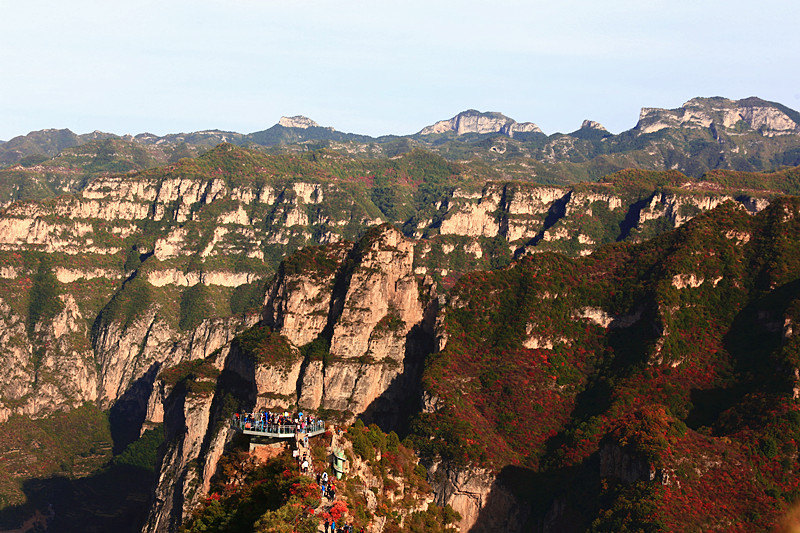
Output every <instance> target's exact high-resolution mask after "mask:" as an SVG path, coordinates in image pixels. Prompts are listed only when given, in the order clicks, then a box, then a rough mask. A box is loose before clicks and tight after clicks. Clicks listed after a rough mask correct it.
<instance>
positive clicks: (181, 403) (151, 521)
mask: <svg viewBox="0 0 800 533" xmlns="http://www.w3.org/2000/svg"><path fill="white" fill-rule="evenodd" d="M211 403H212V398H211V397H209V396H203V395H200V396H191V395H186V394H185V393H183V392H182V391H174V392H173V394H172V395H170V397H169V399H168V401H167V406H166V417H165V418H166V421H167V442H168V444H167V449H166V452H165V454H164V456H163V458H162V460H161V465H160V467H159V474H158V484H157V486H156V491H155V497H154V501H153V504H152V505H151V507H150V512H149V515H148V518H147V522H146V523H145V526H144V528H143V529H142V531H143V532H147V533H166V532H169V531H175V530H176V529H177V527H178V526H179V525H180V524H181V522H182V520H183V517H184V515H185V514H188V512H189V511H190V510H191V509H192V508H193V507H194V506H195V505H196V504H197V502H198V500H199V498H200V496H201V495H202V494H203V491H202V490H201V489H202V487H203V486H204V485H205V484H204V480H203V477H204V476H203V474H205V472H206V468H203V469H202V470H201V471H200V472H198V469H197V468H193V467H190V463H192V462H196V461H197V459H198V457H199V456H200V452H201V447H202V445H203V442H204V440H205V437H206V432H207V431H208V426H209V416H210V412H211ZM223 431H226V432H227V428H225V429H224V430H223ZM217 458H218V456H217ZM210 470H211V469H209V471H210ZM201 472H202V473H201ZM212 475H213V472H212ZM209 479H210V477H209Z"/></svg>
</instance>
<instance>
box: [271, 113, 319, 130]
mask: <svg viewBox="0 0 800 533" xmlns="http://www.w3.org/2000/svg"><path fill="white" fill-rule="evenodd" d="M278 125H279V126H283V127H284V128H301V129H308V128H319V124H317V123H316V122H314V121H313V120H311V119H310V118H308V117H304V116H303V115H295V116H293V117H281V119H280V120H279V121H278Z"/></svg>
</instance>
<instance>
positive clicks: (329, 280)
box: [134, 225, 435, 533]
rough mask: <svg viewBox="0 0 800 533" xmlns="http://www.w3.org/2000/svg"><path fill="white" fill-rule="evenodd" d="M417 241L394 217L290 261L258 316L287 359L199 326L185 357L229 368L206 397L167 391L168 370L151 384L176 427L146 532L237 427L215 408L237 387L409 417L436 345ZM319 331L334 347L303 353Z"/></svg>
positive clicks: (169, 519) (200, 486)
mask: <svg viewBox="0 0 800 533" xmlns="http://www.w3.org/2000/svg"><path fill="white" fill-rule="evenodd" d="M414 244H415V242H414V241H411V240H409V239H406V238H405V237H403V236H402V235H401V234H400V232H398V231H397V230H396V229H394V228H392V227H391V226H388V225H386V226H380V227H378V228H375V229H373V230H371V231H370V232H368V233H367V235H366V236H365V237H364V238H363V239H362V240H361V241H360V242H358V243H356V244H355V245H353V244H346V243H336V244H332V245H329V246H327V247H325V248H320V249H316V250H312V251H311V252H309V253H308V254H310V255H307V254H305V253H299V254H297V256H295V257H291V258H289V259H287V260H286V261H284V263H283V264H282V266H281V268H280V271H279V273H278V275H276V277H275V279H274V281H273V282H272V284H271V285H270V287H269V288H268V289H267V295H266V302H265V307H264V312H263V314H262V317H263V321H264V322H265V323H266V324H268V325H269V326H270V327H271V328H272V332H273V333H272V334H281V335H283V336H284V337H285V339H286V340H287V341H289V343H290V347H291V352H292V354H293V356H292V357H289V358H288V359H286V360H281V361H279V362H274V363H263V362H258V361H256V360H254V359H253V358H252V357H251V356H250V355H248V354H247V353H245V352H244V351H243V350H242V349H241V348H240V346H239V345H238V343H236V342H233V343H231V339H232V337H233V331H234V330H230V331H231V335H227V336H225V335H212V334H211V333H210V330H209V332H208V333H207V334H206V335H204V336H201V337H202V338H203V339H206V341H205V342H201V343H199V344H197V346H196V348H193V349H191V350H188V351H187V352H181V354H182V356H183V357H184V359H182V360H186V359H196V358H200V357H206V358H207V359H208V358H209V357H210V359H209V360H213V361H214V365H215V366H216V367H217V368H219V369H220V370H221V371H222V374H221V375H220V378H219V380H218V381H217V385H216V387H217V389H216V390H215V392H214V393H212V394H211V395H209V396H203V395H196V394H195V395H192V394H189V393H187V392H186V391H181V390H180V388H179V387H176V388H175V389H174V390H169V387H167V386H166V385H165V384H164V383H162V382H161V381H160V380H157V381H156V383H155V385H154V386H153V388H152V391H153V392H152V395H151V398H150V400H149V402H148V406H147V411H148V417H150V418H152V420H151V421H150V422H151V423H156V422H158V421H159V419H160V418H163V420H164V423H165V424H166V427H167V428H168V435H169V434H170V433H169V431H172V433H171V437H169V444H168V446H167V449H166V451H165V455H164V457H163V460H162V463H161V467H160V473H159V482H158V489H157V491H156V499H155V502H154V505H153V507H152V509H151V512H150V517H149V518H148V522H147V525H146V527H145V529H144V531H146V532H153V533H155V532H166V531H173V530H175V528H176V527H177V526H178V525H179V524H180V523H181V521H182V520H183V518H184V517H185V516H186V515H187V513H188V512H189V511H190V509H191V508H192V506H194V505H195V504H196V503H197V501H199V498H201V497H202V496H203V495H204V494H205V493H206V491H207V490H208V483H209V480H210V479H211V476H213V475H214V472H215V469H216V462H217V460H218V459H219V456H220V454H221V453H222V450H223V449H224V447H225V444H226V443H227V441H228V439H229V438H230V437H231V434H230V433H229V432H228V430H227V425H226V424H224V423H222V424H220V423H219V420H220V418H219V417H220V416H221V415H220V412H219V411H218V410H217V408H216V407H215V405H217V404H218V403H221V402H222V398H223V397H224V396H225V395H226V394H229V393H233V394H235V396H236V397H238V398H240V400H241V401H242V402H243V404H244V405H245V408H246V409H261V408H265V409H276V408H288V407H290V406H292V405H294V404H295V403H297V404H298V405H299V406H300V407H301V408H303V409H312V410H313V409H320V408H325V409H331V410H335V411H339V412H340V413H341V414H342V415H343V416H344V417H345V418H346V417H347V416H350V417H351V418H352V417H354V416H356V415H362V416H366V417H369V416H370V415H371V414H372V415H373V416H375V419H376V420H379V421H383V422H387V421H388V422H389V423H391V422H392V420H399V419H400V418H401V417H400V414H401V410H402V408H403V405H404V404H405V402H406V401H407V400H408V398H413V397H414V394H415V392H416V387H417V386H418V380H419V372H420V371H421V363H422V359H423V356H424V355H425V353H426V352H425V350H428V349H430V348H432V318H431V317H426V315H425V306H423V303H422V300H421V296H420V293H421V291H420V286H419V285H418V282H417V278H416V275H415V274H414V271H413V257H414ZM433 300H434V301H435V299H433ZM305 325H307V326H308V327H307V328H306V327H304V326H305ZM209 327H210V326H209ZM134 329H135V328H134ZM144 329H146V328H145V327H140V328H139V334H138V335H142V331H143V330H144ZM426 330H427V333H426V332H425V331H426ZM225 331H227V330H225ZM198 335H199V333H198V332H196V333H195V337H196V336H198ZM429 338H430V342H428V343H427V344H426V340H425V339H429ZM212 339H216V340H212ZM320 339H322V340H327V341H328V342H329V343H330V344H329V345H330V351H329V354H327V355H326V356H325V357H322V358H318V357H313V358H312V357H311V356H308V358H306V359H304V358H303V357H301V352H300V351H299V349H298V348H299V346H304V345H307V344H309V343H311V342H312V341H314V342H319V340H320ZM140 342H143V341H141V337H140ZM220 343H221V345H220ZM192 346H194V345H192ZM212 348H214V349H213V350H212ZM187 349H188V348H187ZM214 354H216V355H214ZM162 358H163V355H162ZM175 360H176V361H177V360H178V359H175ZM145 364H146V363H145ZM230 384H234V385H235V387H238V389H236V390H234V389H231V387H233V385H230ZM159 404H161V406H159ZM378 414H379V415H380V416H377V415H378ZM223 422H224V420H223ZM170 428H172V430H170ZM181 428H184V429H183V430H181Z"/></svg>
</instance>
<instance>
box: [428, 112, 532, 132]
mask: <svg viewBox="0 0 800 533" xmlns="http://www.w3.org/2000/svg"><path fill="white" fill-rule="evenodd" d="M445 132H455V133H456V135H464V134H465V133H502V134H503V135H508V136H509V137H513V136H514V133H531V132H533V133H542V130H541V129H539V126H537V125H536V124H534V123H532V122H523V123H521V124H520V123H518V122H516V121H514V120H513V119H510V118H508V117H507V116H505V115H502V114H500V113H481V112H480V111H476V110H474V109H470V110H468V111H462V112H461V113H459V114H458V115H456V116H454V117H453V118H451V119H449V120H440V121H439V122H436V123H435V124H433V125H431V126H426V127H424V128H422V131H420V132H419V134H420V135H430V134H433V133H445Z"/></svg>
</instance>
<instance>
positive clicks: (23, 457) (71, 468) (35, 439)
mask: <svg viewBox="0 0 800 533" xmlns="http://www.w3.org/2000/svg"><path fill="white" fill-rule="evenodd" d="M110 458H111V432H110V430H109V426H108V418H107V416H106V414H105V413H103V412H102V411H100V410H99V409H98V408H97V407H95V406H94V405H92V404H85V405H83V406H81V407H79V408H77V409H73V410H71V411H67V412H58V413H54V414H52V415H49V416H47V417H45V418H41V419H37V420H31V419H30V418H28V417H24V416H20V415H12V416H11V417H10V418H9V419H8V420H7V421H6V422H3V423H2V424H0V473H2V475H0V508H6V507H8V506H10V505H19V504H22V503H24V501H25V496H24V493H23V491H22V487H23V483H24V482H25V481H26V480H28V479H31V478H34V477H46V476H53V475H61V476H67V477H78V476H82V475H86V474H87V473H89V472H93V471H95V470H97V469H99V468H100V467H101V466H102V465H103V464H105V463H106V462H107V461H108V460H109V459H110Z"/></svg>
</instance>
